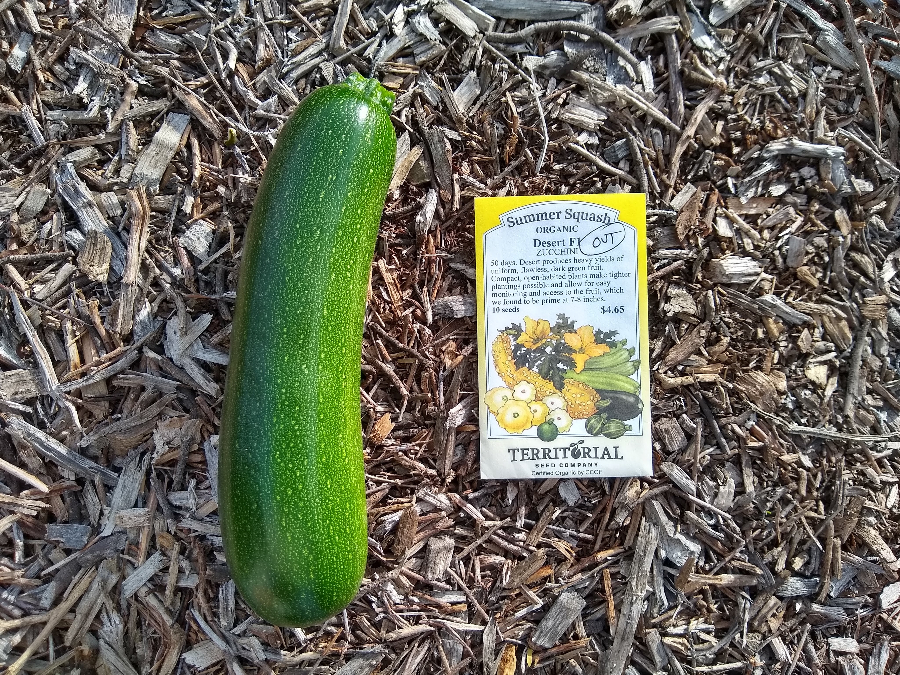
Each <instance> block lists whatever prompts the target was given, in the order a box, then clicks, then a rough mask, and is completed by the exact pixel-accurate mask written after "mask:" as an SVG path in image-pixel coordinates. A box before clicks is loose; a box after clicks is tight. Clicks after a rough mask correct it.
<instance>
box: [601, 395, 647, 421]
mask: <svg viewBox="0 0 900 675" xmlns="http://www.w3.org/2000/svg"><path fill="white" fill-rule="evenodd" d="M597 393H598V394H600V401H602V402H603V403H604V405H599V404H598V405H597V412H598V413H606V416H607V417H609V418H611V419H617V420H624V421H626V422H627V421H628V420H631V419H634V418H635V417H637V416H638V415H640V414H641V412H642V411H643V409H644V402H643V401H642V400H641V397H640V396H638V395H636V394H629V393H628V392H626V391H616V390H614V389H598V390H597Z"/></svg>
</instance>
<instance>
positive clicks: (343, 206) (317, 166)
mask: <svg viewBox="0 0 900 675" xmlns="http://www.w3.org/2000/svg"><path fill="white" fill-rule="evenodd" d="M393 101H394V95H393V94H391V93H390V92H388V91H387V90H385V89H383V88H382V87H381V85H379V84H378V82H376V81H375V80H367V79H364V78H363V77H361V76H359V75H351V76H350V77H349V78H347V80H345V81H344V82H343V83H341V84H336V85H330V86H326V87H322V88H320V89H318V90H316V91H315V92H313V93H312V94H310V95H309V96H308V97H307V98H306V99H305V100H304V101H303V102H302V103H301V104H300V105H299V106H298V108H297V110H296V111H295V112H294V114H293V115H292V116H291V118H290V119H289V120H288V121H287V123H286V124H285V125H284V128H283V129H282V131H281V133H280V135H279V138H278V141H277V143H276V145H275V148H274V150H273V151H272V154H271V157H270V158H269V161H268V165H267V167H266V169H265V172H264V175H263V179H262V182H261V184H260V187H259V192H258V193H257V196H256V202H255V204H254V207H253V214H252V216H251V218H250V223H249V226H248V228H247V231H246V234H245V244H244V253H243V261H242V263H241V270H240V275H239V279H238V292H237V300H236V304H235V312H234V326H233V329H232V338H231V357H230V363H229V366H228V374H227V378H226V385H225V397H224V402H223V406H222V428H221V434H220V439H219V483H218V487H219V492H218V498H219V516H220V521H221V527H222V539H223V542H224V546H225V555H226V558H227V561H228V565H229V568H230V570H231V575H232V577H233V578H234V581H235V584H236V585H237V588H238V590H239V591H240V593H241V595H242V596H243V598H244V600H245V601H246V602H247V604H248V605H249V606H250V607H251V608H252V609H253V610H254V611H255V612H256V613H257V614H259V616H261V617H262V618H263V619H265V620H267V621H269V622H271V623H273V624H276V625H280V626H299V627H303V626H309V625H312V624H317V623H321V622H322V621H324V620H325V619H327V618H329V617H331V616H333V615H334V614H336V613H337V612H339V611H340V610H341V609H342V608H343V607H344V606H346V604H347V603H348V602H350V601H351V600H352V599H353V597H354V596H355V595H356V593H357V591H358V589H359V584H360V581H361V579H362V576H363V572H364V571H365V566H366V554H367V550H368V542H367V521H366V501H365V474H364V467H363V454H362V425H361V420H360V395H359V385H360V367H359V364H360V356H361V346H362V331H363V317H364V312H365V304H366V291H367V288H368V280H369V271H370V268H371V263H372V256H373V253H374V248H375V240H376V238H377V234H378V226H379V222H380V219H381V213H382V211H383V209H384V200H385V196H386V194H387V187H388V183H389V181H390V178H391V172H392V170H393V166H394V155H395V152H396V145H397V142H396V135H395V133H394V129H393V126H392V124H391V121H390V110H391V106H392V105H393Z"/></svg>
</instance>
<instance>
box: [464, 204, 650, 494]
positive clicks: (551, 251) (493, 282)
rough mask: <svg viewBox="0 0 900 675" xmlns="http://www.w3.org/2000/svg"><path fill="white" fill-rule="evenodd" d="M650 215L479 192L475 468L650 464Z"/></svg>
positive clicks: (622, 471) (604, 472)
mask: <svg viewBox="0 0 900 675" xmlns="http://www.w3.org/2000/svg"><path fill="white" fill-rule="evenodd" d="M646 213H647V208H646V195H643V194H631V193H627V194H603V195H554V196H527V197H481V198H477V199H475V241H476V260H477V262H476V287H477V290H476V296H477V315H478V388H479V426H480V431H481V434H480V435H481V477H482V478H486V479H523V478H534V479H544V478H567V477H571V478H602V477H613V476H647V475H652V473H653V461H652V440H651V429H650V367H649V362H648V361H649V349H650V345H649V336H648V331H647V323H648V321H647V317H648V304H647V303H648V300H647V237H646ZM622 418H627V419H622Z"/></svg>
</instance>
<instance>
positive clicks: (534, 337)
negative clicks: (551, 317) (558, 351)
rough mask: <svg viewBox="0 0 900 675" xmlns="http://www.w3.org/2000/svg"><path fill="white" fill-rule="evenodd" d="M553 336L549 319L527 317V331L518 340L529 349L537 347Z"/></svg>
mask: <svg viewBox="0 0 900 675" xmlns="http://www.w3.org/2000/svg"><path fill="white" fill-rule="evenodd" d="M551 337H554V336H552V335H550V322H549V321H547V319H538V320H537V321H535V320H534V319H532V318H531V317H528V316H526V317H525V332H524V333H522V334H521V335H520V336H519V339H518V340H516V342H518V343H519V344H520V345H525V347H526V348H527V349H537V348H538V347H540V346H541V345H542V344H544V343H545V342H546V341H547V340H549V339H550V338H551Z"/></svg>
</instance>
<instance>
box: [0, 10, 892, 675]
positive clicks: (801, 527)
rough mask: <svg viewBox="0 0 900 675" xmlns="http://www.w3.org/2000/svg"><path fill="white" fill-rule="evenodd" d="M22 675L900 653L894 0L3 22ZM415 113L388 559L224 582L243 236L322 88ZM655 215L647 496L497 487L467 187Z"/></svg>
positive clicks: (365, 397) (5, 17) (379, 315)
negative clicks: (354, 579)
mask: <svg viewBox="0 0 900 675" xmlns="http://www.w3.org/2000/svg"><path fill="white" fill-rule="evenodd" d="M0 21H2V28H0V92H2V96H0V227H2V230H0V231H2V236H3V239H2V242H3V244H2V251H0V270H2V293H0V302H2V312H0V421H2V433H0V589H2V590H0V661H2V662H3V663H4V664H5V668H6V670H5V672H6V673H10V674H11V675H12V674H15V673H21V672H29V673H41V674H42V675H43V674H45V673H51V672H62V673H76V672H98V673H103V674H105V675H128V674H136V673H152V674H153V675H169V674H171V673H194V672H197V673H200V672H202V673H219V672H222V673H224V672H228V673H254V672H255V673H271V672H276V673H293V674H299V673H334V672H339V673H341V674H342V675H349V674H353V675H366V674H368V673H373V672H380V673H383V674H387V673H390V674H397V675H411V674H412V673H443V674H446V675H453V674H455V673H485V675H495V674H496V675H511V674H512V673H524V672H540V673H571V674H576V673H577V674H580V673H609V674H611V675H622V673H624V672H628V673H629V674H632V675H634V674H635V673H659V672H668V673H672V674H673V675H682V673H698V674H700V673H704V674H713V673H728V672H744V673H750V672H753V673H760V674H761V673H779V674H780V675H806V674H808V673H811V674H815V675H818V674H820V673H829V674H835V675H837V674H846V675H857V674H862V673H870V674H871V675H880V674H881V673H886V672H897V670H898V668H900V653H898V652H900V649H898V648H900V641H898V635H900V574H898V573H900V560H898V555H900V550H898V541H900V529H898V525H897V522H896V518H897V516H898V513H900V479H898V475H900V462H898V459H897V456H896V452H897V450H898V448H900V418H898V413H900V378H898V374H897V372H898V368H900V363H898V361H900V359H898V345H900V240H898V239H900V216H898V213H900V208H898V207H900V188H898V183H900V169H898V167H900V34H898V26H900V6H898V4H897V3H896V0H886V1H883V0H859V1H856V0H854V1H852V2H851V0H809V2H808V3H807V2H804V0H779V1H778V2H775V1H774V0H602V1H601V2H596V3H585V2H576V1H573V0H556V1H554V2H549V1H543V0H540V1H539V0H405V1H404V2H402V3H401V2H397V1H395V0H394V1H386V2H372V1H370V0H358V1H356V0H306V1H294V0H258V1H254V2H247V1H246V0H230V1H227V2H222V3H218V2H212V1H211V0H153V1H148V2H145V1H140V2H139V1H138V0H108V3H107V4H105V5H103V4H100V3H96V2H93V1H85V2H68V3H67V2H56V1H54V0H0ZM351 71H359V72H361V73H363V74H364V75H367V76H368V75H374V76H376V77H378V78H379V79H380V80H381V81H382V82H383V83H384V84H385V86H387V87H388V88H390V89H392V90H393V91H395V92H396V93H397V105H396V108H395V110H394V118H393V119H394V123H395V126H396V130H397V134H398V144H399V145H398V159H397V165H396V170H395V175H394V179H393V183H392V185H391V189H390V193H389V195H388V200H387V206H386V210H385V215H384V218H383V221H382V226H381V234H380V237H379V240H378V245H377V250H376V258H375V261H374V264H373V268H372V282H371V292H370V297H369V310H368V317H367V324H366V335H365V341H364V346H363V362H362V372H363V383H362V392H361V394H362V399H361V402H362V419H363V430H364V433H365V435H366V438H367V444H366V467H367V482H368V510H369V522H370V539H369V543H370V547H369V567H368V570H367V573H366V578H365V579H364V581H363V588H362V590H361V591H360V594H359V596H358V598H357V599H356V600H355V601H354V602H352V603H351V605H350V606H349V607H348V608H347V610H346V611H345V612H343V613H342V614H340V615H338V616H337V617H335V618H334V619H333V620H331V621H329V622H328V623H326V624H325V625H324V626H321V627H314V628H311V629H306V630H299V629H294V630H289V629H281V628H276V627H273V626H271V625H268V624H266V623H264V622H262V621H261V620H260V619H259V618H258V617H256V616H254V615H253V614H252V613H251V612H250V611H249V610H248V608H247V607H246V606H245V605H244V603H243V601H242V600H241V598H240V596H239V594H236V592H235V587H234V584H233V582H232V581H231V580H230V578H229V574H228V569H227V567H226V561H225V559H224V556H223V552H222V546H221V538H220V530H219V524H218V519H217V504H216V467H217V436H216V434H217V431H218V426H219V420H218V414H219V411H220V405H221V396H222V387H223V383H224V377H225V371H226V366H227V362H228V347H229V332H230V329H231V318H232V307H233V302H234V289H235V280H236V276H237V273H238V267H239V265H240V256H241V244H242V238H243V234H244V225H245V223H246V222H247V218H248V215H249V212H250V209H251V206H252V203H253V197H254V194H255V189H256V187H257V185H258V181H259V178H260V175H261V173H262V170H263V168H264V165H265V158H266V156H267V155H268V153H269V152H270V150H271V148H272V145H273V142H274V139H275V137H276V135H277V133H278V130H279V128H280V126H281V125H282V123H283V122H284V120H285V119H286V118H287V116H288V115H289V114H290V113H291V111H292V109H293V108H294V107H295V106H296V105H297V104H298V102H299V101H300V100H302V98H303V97H304V96H305V95H306V94H308V93H309V92H310V91H311V90H312V89H314V88H316V87H319V86H322V85H324V84H327V83H330V82H334V81H337V80H340V79H342V78H343V77H344V76H345V75H346V74H347V73H348V72H351ZM622 191H636V192H637V191H639V192H646V193H647V195H648V207H649V221H650V225H649V238H650V242H649V247H650V265H651V269H650V298H651V325H652V335H651V351H652V354H651V355H650V359H651V367H652V369H653V377H654V381H653V402H654V409H653V433H654V439H655V446H654V447H655V465H656V467H657V471H656V475H655V476H654V477H653V478H642V479H637V478H635V479H617V480H611V479H610V480H563V481H557V480H547V481H543V482H528V481H507V482H502V481H481V480H480V479H479V473H478V471H479V463H478V440H479V439H478V430H477V390H476V383H477V380H476V376H475V368H476V361H477V353H476V344H475V324H474V300H473V296H474V269H473V267H474V240H473V236H474V235H473V232H474V226H473V210H472V200H473V198H474V197H478V196H497V195H516V194H565V193H588V192H622Z"/></svg>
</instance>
